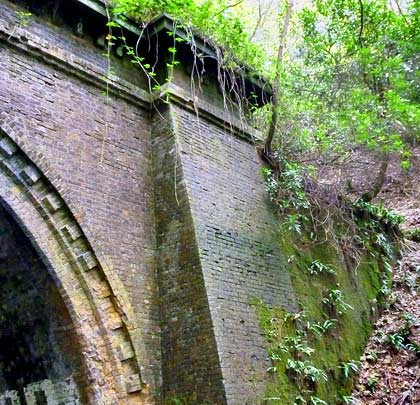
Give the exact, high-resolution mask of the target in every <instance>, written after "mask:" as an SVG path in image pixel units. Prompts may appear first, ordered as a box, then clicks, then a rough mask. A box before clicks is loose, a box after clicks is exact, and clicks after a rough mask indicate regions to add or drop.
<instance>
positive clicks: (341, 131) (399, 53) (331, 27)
mask: <svg viewBox="0 0 420 405" xmlns="http://www.w3.org/2000/svg"><path fill="white" fill-rule="evenodd" d="M419 9H420V7H419V4H418V1H410V2H408V7H407V12H406V13H404V14H401V13H399V12H398V11H397V10H394V9H393V8H391V7H389V5H388V2H387V1H385V0H379V1H366V0H363V1H360V2H359V1H356V0H341V1H335V0H318V1H314V2H313V4H312V5H311V6H309V7H307V8H305V9H304V10H303V11H302V12H301V13H300V14H299V16H298V21H297V25H298V27H299V28H298V29H300V32H301V34H302V39H301V41H300V42H299V44H298V47H299V48H298V49H299V52H298V53H297V55H294V56H293V57H291V58H290V60H289V61H288V63H289V65H290V66H289V65H288V66H287V68H285V69H284V75H283V81H282V91H283V96H284V101H283V102H282V103H281V108H282V109H283V112H282V116H283V117H284V121H283V124H284V125H283V127H282V128H283V129H286V131H288V132H289V134H288V135H292V134H293V135H296V134H297V135H298V137H299V139H298V142H299V143H298V145H299V147H301V148H304V149H305V150H312V151H315V150H318V151H319V152H323V151H327V152H331V151H332V150H335V151H342V152H346V151H347V150H348V148H349V147H350V145H352V144H353V145H354V144H359V145H363V146H365V147H366V148H368V149H371V150H377V151H381V152H383V153H398V154H400V156H401V160H402V165H403V167H405V168H407V167H409V160H410V152H409V148H410V144H411V142H413V141H415V140H417V139H418V133H419V129H420V106H419V98H418V94H419V92H418V91H416V90H415V89H418V88H419V77H418V75H416V73H415V69H416V66H417V65H418V59H417V54H418V50H419V49H418V48H419V46H418V45H415V44H414V43H416V44H418V43H420V41H419V38H420V37H419V35H420V28H419V24H418V19H419V13H420V11H419ZM290 121H293V122H294V125H293V126H290V125H289V124H288V123H290ZM287 128H290V129H289V130H288V129H287ZM285 138H286V134H283V139H285Z"/></svg>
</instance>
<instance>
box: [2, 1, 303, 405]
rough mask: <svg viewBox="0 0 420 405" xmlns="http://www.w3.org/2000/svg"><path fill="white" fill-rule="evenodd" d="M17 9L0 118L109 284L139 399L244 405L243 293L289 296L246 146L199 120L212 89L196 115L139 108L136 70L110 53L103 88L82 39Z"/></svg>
mask: <svg viewBox="0 0 420 405" xmlns="http://www.w3.org/2000/svg"><path fill="white" fill-rule="evenodd" d="M18 10H19V9H18V8H17V7H15V6H14V5H12V4H11V3H9V2H7V1H6V0H0V15H1V19H0V125H1V127H2V128H3V127H4V128H6V127H7V128H9V129H13V130H12V131H9V132H8V133H7V135H8V136H10V137H12V138H13V140H14V141H15V142H16V143H17V144H18V146H20V147H21V148H22V150H23V152H24V153H25V154H26V155H28V156H29V158H30V159H31V160H32V161H33V163H35V164H36V165H39V166H40V167H41V168H47V169H46V170H44V175H45V176H46V177H47V179H48V180H49V181H50V182H51V183H52V185H53V186H54V187H55V188H56V189H57V190H58V191H59V193H60V196H61V197H62V198H63V200H64V202H65V204H66V206H68V207H70V209H71V210H72V214H73V215H74V219H75V220H76V221H77V224H78V225H80V227H81V230H82V231H83V233H84V235H86V238H87V241H88V243H89V244H90V245H91V247H92V249H93V252H94V253H95V254H96V256H97V257H98V259H99V261H100V262H101V265H102V267H106V268H107V269H108V270H107V272H106V275H108V276H109V275H111V277H112V275H113V274H115V275H116V276H118V278H119V279H120V280H121V281H122V284H123V286H124V287H125V290H126V291H127V292H128V296H129V302H130V304H131V306H132V307H133V309H134V313H135V317H136V319H135V320H136V325H135V328H136V329H138V330H140V332H141V340H142V351H141V358H140V359H139V362H140V366H141V375H142V378H143V380H144V382H146V383H148V384H150V388H151V392H152V394H154V395H155V398H154V399H152V400H151V401H152V402H154V401H156V402H157V403H158V402H159V401H160V399H159V397H160V392H162V396H163V397H164V398H165V399H169V398H171V397H172V398H185V399H186V400H187V401H188V403H189V404H190V403H191V404H204V403H209V404H225V403H229V404H255V403H256V402H255V401H256V398H257V397H258V396H260V395H261V394H262V393H263V391H264V380H265V376H266V372H265V371H266V368H267V365H268V362H267V352H266V346H265V344H264V340H263V337H262V334H261V331H260V330H259V326H258V322H257V320H256V317H255V312H254V310H253V308H252V307H251V306H250V301H251V300H252V299H253V298H264V301H265V302H267V303H268V304H272V305H277V304H280V305H283V306H284V307H286V308H288V309H294V308H295V303H294V297H293V293H292V289H291V285H290V281H289V279H288V276H287V273H286V272H285V270H284V266H283V262H282V257H281V252H280V251H279V247H278V244H277V242H276V235H275V230H276V225H275V223H276V219H275V218H274V216H273V215H272V211H271V208H270V206H269V204H268V202H267V201H266V195H265V192H264V190H263V185H262V179H261V175H260V162H259V160H258V158H257V155H256V153H255V147H254V145H252V143H250V142H249V141H247V140H246V139H245V138H244V137H242V138H241V137H239V136H236V134H234V133H232V131H229V130H225V129H223V128H229V127H230V126H229V123H227V122H224V123H223V122H220V124H221V125H218V124H216V123H215V122H216V121H217V119H211V120H210V119H207V118H206V117H209V116H210V115H212V114H213V113H214V114H215V115H219V116H223V112H221V111H219V110H217V107H216V106H220V105H222V103H221V100H220V99H218V100H216V99H215V97H216V98H217V97H220V96H219V95H218V92H217V91H211V92H207V95H206V98H205V101H206V103H208V104H209V103H210V107H212V108H207V110H208V111H207V113H206V114H205V115H203V116H202V117H201V118H200V119H198V118H197V115H196V114H195V113H194V112H192V111H193V110H189V109H188V107H187V101H185V105H182V104H180V103H179V102H178V104H173V105H172V106H171V107H164V108H162V109H161V110H160V111H156V110H154V109H152V110H150V99H149V98H148V97H147V94H146V93H145V91H144V81H143V79H142V78H141V75H140V74H137V73H138V72H136V73H135V72H134V71H133V70H132V67H130V66H129V65H127V64H126V63H125V62H124V61H117V60H112V63H113V64H114V71H115V72H116V73H117V76H116V77H115V78H114V79H113V80H112V81H111V82H110V83H109V85H108V90H109V97H107V96H106V95H104V93H103V92H104V90H105V89H106V88H107V86H106V85H105V82H104V80H103V75H104V74H105V73H106V71H107V68H108V61H107V60H106V59H105V58H104V56H103V55H102V53H103V50H100V49H97V48H95V47H94V46H93V43H92V38H78V37H75V36H74V35H73V33H72V30H71V29H69V28H66V27H61V26H56V25H54V24H53V23H52V22H51V21H49V20H43V19H42V18H38V17H30V18H29V21H28V23H27V24H25V26H22V25H21V24H19V17H18V14H17V11H18ZM179 77H180V80H179V82H180V83H184V84H185V83H187V82H186V81H185V80H183V79H182V75H180V76H179ZM178 79H179V78H178ZM187 84H188V83H187ZM211 85H212V84H211V83H206V86H210V87H211ZM184 87H188V86H184ZM213 90H214V89H213ZM176 91H177V90H176ZM211 100H213V104H212V103H211ZM222 121H223V120H222ZM0 194H1V190H0ZM98 274H99V276H98V277H99V278H101V277H104V274H105V273H98ZM112 299H113V300H114V301H117V299H116V298H115V297H114V298H112ZM109 301H110V305H111V304H112V303H113V302H112V300H111V299H109ZM92 344H94V343H92ZM123 354H124V353H123ZM123 357H124V356H123ZM122 361H124V360H122ZM110 367H112V365H110ZM161 370H162V372H161Z"/></svg>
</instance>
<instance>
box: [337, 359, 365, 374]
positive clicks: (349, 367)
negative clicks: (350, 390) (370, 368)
mask: <svg viewBox="0 0 420 405" xmlns="http://www.w3.org/2000/svg"><path fill="white" fill-rule="evenodd" d="M359 367H360V361H355V360H351V361H347V362H345V363H342V364H341V365H340V366H339V368H340V369H341V371H342V373H343V376H344V378H349V377H350V376H351V375H352V374H354V373H357V372H358V371H359Z"/></svg>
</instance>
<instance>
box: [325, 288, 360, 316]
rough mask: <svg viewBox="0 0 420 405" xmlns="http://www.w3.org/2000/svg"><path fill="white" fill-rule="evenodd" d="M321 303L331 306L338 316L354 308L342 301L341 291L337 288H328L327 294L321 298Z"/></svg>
mask: <svg viewBox="0 0 420 405" xmlns="http://www.w3.org/2000/svg"><path fill="white" fill-rule="evenodd" d="M322 303H323V304H326V305H329V306H331V307H332V308H333V310H334V311H335V312H336V313H337V315H339V316H341V315H343V314H345V313H346V312H347V311H348V310H349V309H354V308H353V307H352V306H351V305H350V304H347V303H346V302H345V301H344V298H343V292H342V291H341V290H338V289H331V290H329V291H328V293H327V295H326V296H325V297H324V298H323V299H322Z"/></svg>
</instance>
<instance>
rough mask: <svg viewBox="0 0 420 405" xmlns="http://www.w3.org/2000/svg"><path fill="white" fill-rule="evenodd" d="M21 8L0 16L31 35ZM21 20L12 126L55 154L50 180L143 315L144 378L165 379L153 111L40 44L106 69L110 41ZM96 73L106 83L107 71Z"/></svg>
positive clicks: (2, 104) (1, 85) (23, 139)
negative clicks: (103, 44)
mask: <svg viewBox="0 0 420 405" xmlns="http://www.w3.org/2000/svg"><path fill="white" fill-rule="evenodd" d="M16 10H17V9H16ZM16 10H15V8H14V7H13V6H11V5H10V3H6V2H1V3H0V14H1V20H0V25H1V27H2V28H4V29H6V28H8V29H9V30H10V33H11V34H13V35H17V33H18V34H19V35H23V34H22V32H21V31H19V30H18V29H17V30H15V32H14V33H13V27H14V24H15V23H16V19H17V17H16ZM9 20H10V21H9ZM21 30H23V31H24V35H25V38H26V39H25V40H23V42H22V44H21V47H12V46H10V44H9V43H7V42H6V41H5V39H6V38H7V36H6V35H5V36H4V37H3V41H0V114H1V121H2V123H7V125H8V126H13V127H15V128H16V132H15V134H8V135H10V136H14V137H15V138H16V139H14V140H15V141H16V143H17V144H18V145H19V146H21V147H22V149H23V150H24V152H25V153H27V154H28V155H29V156H30V157H31V158H32V160H33V161H34V163H35V164H38V163H39V162H40V160H43V161H44V162H47V165H48V167H49V169H48V173H47V176H48V178H49V180H50V181H51V182H52V184H53V185H54V186H55V187H57V188H58V189H59V190H60V191H62V195H63V196H64V199H65V202H66V204H68V205H69V206H70V207H71V208H72V210H73V214H74V215H75V217H76V218H77V220H78V222H79V224H80V226H81V228H82V230H83V231H84V232H85V233H86V235H88V237H89V242H90V244H91V245H92V247H93V249H94V251H95V253H96V254H97V255H98V256H100V257H101V258H102V260H103V261H105V262H106V263H104V265H105V264H106V266H108V267H109V268H110V269H111V271H115V273H116V274H117V275H118V276H119V278H120V279H121V281H122V283H123V285H124V287H125V289H126V290H127V291H128V294H129V297H130V300H131V304H132V306H133V307H134V310H135V313H136V316H137V322H138V325H141V334H142V337H143V342H144V347H145V349H144V351H143V353H142V354H143V356H144V358H143V359H142V360H141V361H142V367H143V376H144V379H145V382H147V383H149V384H151V385H152V387H159V386H160V350H159V348H160V342H159V328H160V326H159V313H158V305H157V284H156V279H155V266H154V264H153V254H154V247H155V239H154V238H155V235H154V215H153V188H152V178H151V166H150V158H151V153H150V129H149V120H148V112H147V111H146V110H144V109H141V108H139V106H138V105H136V104H134V103H129V102H128V101H125V100H124V99H123V98H121V97H119V96H118V94H115V93H112V94H111V95H110V98H109V99H107V97H106V95H104V94H103V90H102V88H100V87H98V85H97V83H95V77H94V76H93V73H92V75H91V76H90V78H88V79H86V78H84V77H80V78H79V77H77V76H76V75H75V74H74V71H73V70H71V69H70V67H69V66H67V67H66V66H60V67H57V66H56V65H55V64H53V63H52V61H55V59H54V58H53V57H51V58H50V59H49V58H47V57H46V56H45V55H44V56H42V55H41V54H34V52H35V51H34V49H33V48H35V46H38V45H39V44H41V45H42V43H43V42H42V41H43V40H48V41H50V40H53V44H52V45H51V46H50V48H49V49H48V50H46V51H48V52H49V51H51V52H52V51H55V52H56V56H55V57H58V56H60V58H62V59H63V60H65V61H66V63H67V62H68V63H75V62H78V63H79V64H81V66H82V69H84V66H85V65H86V66H90V65H89V63H92V65H93V66H94V67H95V69H97V70H98V72H99V74H100V73H101V70H102V74H104V73H105V71H104V69H105V67H106V61H105V58H104V56H102V53H103V51H102V50H100V49H97V48H95V47H94V46H93V45H92V42H91V39H90V38H88V39H86V40H85V41H83V40H82V39H80V38H76V37H75V36H74V35H72V34H71V33H69V32H68V31H66V30H64V29H59V28H56V27H55V26H52V25H51V24H49V23H48V22H45V23H44V24H42V20H38V19H37V18H35V17H33V18H32V17H31V19H30V21H29V22H28V23H27V25H26V26H25V27H23V28H21ZM38 39H39V43H37V42H35V41H38ZM28 43H29V45H28ZM19 45H20V44H19ZM41 56H42V58H41ZM88 80H89V81H88ZM96 81H97V82H98V83H99V84H101V83H102V78H101V77H100V75H99V76H98V77H97V78H96Z"/></svg>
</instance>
